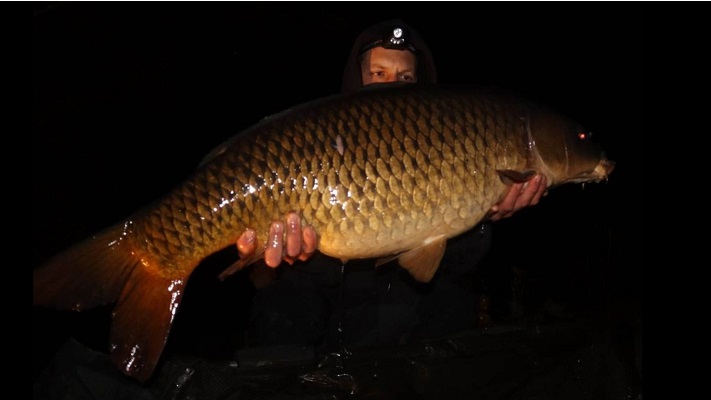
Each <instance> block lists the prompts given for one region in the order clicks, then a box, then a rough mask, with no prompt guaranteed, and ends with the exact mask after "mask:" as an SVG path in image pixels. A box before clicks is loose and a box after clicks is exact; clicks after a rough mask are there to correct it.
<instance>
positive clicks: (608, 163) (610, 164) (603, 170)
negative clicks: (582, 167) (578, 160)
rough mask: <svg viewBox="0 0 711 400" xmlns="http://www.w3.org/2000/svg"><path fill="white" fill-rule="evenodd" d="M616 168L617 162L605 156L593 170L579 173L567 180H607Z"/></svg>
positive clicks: (578, 181) (577, 181) (576, 181)
mask: <svg viewBox="0 0 711 400" xmlns="http://www.w3.org/2000/svg"><path fill="white" fill-rule="evenodd" d="M614 169H615V162H614V161H612V160H608V159H607V158H604V157H603V158H602V159H601V160H600V161H599V162H598V163H597V165H596V166H595V168H593V169H592V170H588V172H584V173H581V174H578V175H576V176H574V177H572V178H570V179H568V180H566V182H570V183H586V182H600V181H607V177H608V176H609V175H610V173H612V171H613V170H614Z"/></svg>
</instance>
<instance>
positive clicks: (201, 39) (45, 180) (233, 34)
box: [32, 2, 653, 373]
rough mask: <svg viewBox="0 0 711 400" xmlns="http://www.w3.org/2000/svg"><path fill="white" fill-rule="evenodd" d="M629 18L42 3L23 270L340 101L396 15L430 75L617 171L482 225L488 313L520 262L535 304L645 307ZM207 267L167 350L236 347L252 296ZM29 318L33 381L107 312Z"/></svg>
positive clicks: (532, 9)
mask: <svg viewBox="0 0 711 400" xmlns="http://www.w3.org/2000/svg"><path fill="white" fill-rule="evenodd" d="M601 15H605V17H601ZM633 17H634V13H633V11H628V12H622V11H621V10H618V9H613V8H611V7H610V6H608V5H598V4H595V5H593V4H583V5H582V6H581V5H579V4H570V3H563V4H556V5H555V12H553V11H551V10H549V9H542V8H541V7H539V5H538V4H529V3H527V2H524V3H513V4H511V3H508V2H504V3H484V4H480V3H476V2H475V3H467V4H462V3H445V4H442V3H417V2H415V3H403V2H398V3H381V2H368V3H342V2H338V3H321V2H319V3H271V2H266V3H226V2H218V3H188V2H179V3H164V2H159V3H143V2H137V3H86V2H79V3H37V4H35V5H33V23H34V26H33V43H32V86H33V95H32V100H33V101H32V111H33V115H32V165H33V205H32V210H33V212H32V215H33V225H34V226H33V227H34V229H33V232H34V233H33V235H34V236H33V246H34V247H33V265H34V266H36V265H38V264H39V263H40V262H41V261H43V260H44V259H46V258H48V257H51V256H52V255H53V254H55V253H56V252H58V251H60V250H62V249H64V248H66V247H68V246H70V245H71V244H73V243H74V242H76V241H78V240H80V239H83V238H84V237H86V236H88V235H90V234H92V233H93V232H95V231H98V230H100V229H102V228H104V227H106V226H108V225H110V224H112V223H114V222H116V221H118V220H120V219H121V218H124V217H125V216H127V215H128V214H130V213H131V212H133V211H135V210H136V209H138V208H139V207H141V206H143V205H145V204H146V203H148V202H150V201H153V200H155V199H156V198H158V197H159V196H161V195H162V194H164V193H166V192H167V191H168V190H170V189H171V188H172V187H173V186H174V185H175V184H177V183H178V182H180V181H181V180H182V179H184V178H185V177H187V175H188V174H189V173H190V172H191V171H192V170H193V169H194V168H195V167H196V165H197V164H198V163H199V161H200V160H201V158H202V157H203V156H204V155H205V154H206V153H207V152H208V151H209V150H210V149H212V148H213V147H214V146H216V145H217V144H219V143H220V142H222V141H223V140H225V139H227V138H229V137H230V136H232V135H233V134H235V133H237V132H239V131H241V130H243V129H245V128H247V127H248V126H249V125H251V124H253V123H255V122H257V121H259V120H260V119H261V118H263V117H265V116H267V115H270V114H273V113H276V112H279V111H282V110H284V109H286V108H288V107H291V106H293V105H296V104H300V103H303V102H307V101H310V100H313V99H316V98H318V97H322V96H326V95H331V94H334V93H337V92H338V91H339V90H340V82H341V74H342V71H343V66H344V63H345V61H346V58H347V56H348V52H349V50H350V46H351V44H352V42H353V40H354V39H355V37H356V36H357V34H358V33H359V32H360V31H362V30H363V29H364V28H366V27H367V26H369V25H371V24H372V23H376V22H379V21H381V20H383V19H389V18H401V19H403V20H404V21H405V22H407V23H409V24H410V25H412V26H413V27H414V28H415V29H417V30H418V32H419V33H420V34H421V36H422V37H423V38H424V39H425V41H426V42H427V43H428V44H429V46H430V48H431V50H432V52H433V55H434V58H435V62H436V64H437V68H438V73H439V78H440V79H439V80H440V82H442V83H450V84H477V85H479V84H483V85H496V86H501V87H505V88H509V89H513V90H516V91H519V92H521V93H522V94H524V95H526V96H528V97H530V98H533V99H535V100H538V101H540V102H543V103H545V104H549V105H552V106H554V107H555V108H557V109H559V110H560V111H562V112H564V113H566V114H568V115H570V116H572V117H574V118H575V119H577V120H578V121H579V122H580V123H582V124H583V125H584V126H586V127H588V129H590V130H591V131H592V132H593V133H594V135H595V138H596V139H597V140H598V141H599V142H600V143H602V144H603V146H604V147H605V148H606V150H607V152H608V155H609V157H610V158H611V159H613V160H615V161H616V162H617V168H616V170H615V171H614V173H613V174H612V175H611V177H610V180H609V181H608V182H606V183H600V184H592V185H587V186H585V187H584V188H581V187H580V186H571V187H561V188H559V189H555V191H552V192H551V193H550V194H549V196H547V197H546V198H544V199H543V201H542V202H541V204H540V205H538V206H537V207H534V208H531V209H527V210H525V211H522V212H520V213H519V214H517V215H516V216H515V217H514V218H511V219H508V220H504V221H501V222H499V223H497V224H496V225H495V228H494V229H495V243H494V249H493V251H492V252H491V254H490V255H489V257H488V258H487V260H486V262H485V263H484V265H483V266H482V268H481V275H482V278H481V279H482V280H483V281H484V282H485V285H484V286H485V287H486V290H487V291H489V292H490V293H492V295H494V296H499V297H495V299H496V298H501V299H503V300H502V301H501V302H499V303H498V304H499V307H502V308H501V310H500V312H501V313H502V314H505V310H504V308H505V307H504V306H501V304H505V301H506V300H505V299H506V296H507V293H508V292H510V281H511V273H512V272H511V271H512V267H513V266H516V267H519V268H523V269H525V270H527V271H528V273H529V276H532V277H535V279H536V280H537V282H541V284H540V285H539V286H538V289H537V290H539V291H540V292H542V293H541V294H540V296H542V297H552V298H556V299H559V300H560V299H562V300H563V301H566V302H569V303H572V304H574V306H575V307H578V308H579V309H583V310H591V309H595V310H599V309H602V310H608V309H610V308H612V309H615V308H618V309H619V308H622V307H618V306H617V305H620V304H622V305H624V307H627V306H629V307H630V308H631V309H632V310H633V311H632V314H633V315H641V287H642V284H641V278H640V269H641V266H638V265H637V264H636V263H634V262H633V259H634V256H633V255H632V254H630V253H631V251H632V250H631V246H630V245H631V243H632V242H633V241H634V238H635V236H636V232H635V231H636V228H635V226H634V225H633V222H632V221H631V220H630V219H629V218H627V213H628V212H629V210H630V209H631V208H633V202H632V199H633V196H634V194H635V190H634V186H633V183H632V172H631V169H632V168H634V166H635V162H636V160H635V154H634V152H633V151H632V150H633V146H635V145H636V142H637V141H638V140H639V138H640V137H641V135H642V133H643V132H639V130H638V129H636V128H637V122H636V121H638V120H639V119H640V118H641V116H640V115H639V114H638V113H637V112H636V111H635V110H636V108H634V107H632V106H631V105H632V104H633V103H635V102H636V101H637V99H638V98H640V97H644V96H645V95H646V93H644V92H642V91H640V88H641V87H642V86H643V84H642V82H641V78H639V77H638V76H639V75H638V71H639V68H640V67H641V66H643V65H644V64H645V63H646V62H647V60H648V59H649V58H650V57H651V54H650V52H649V51H648V50H646V49H648V43H649V42H650V41H652V40H653V38H652V37H651V36H650V35H651V32H652V30H651V29H647V27H645V26H644V25H645V24H641V23H639V22H634V26H631V25H630V24H631V23H632V22H631V21H632V19H633ZM232 256H234V253H229V254H227V255H226V256H225V258H229V257H232ZM213 264H216V265H210V266H205V267H201V268H198V269H197V270H196V271H195V274H194V276H193V279H191V281H190V284H189V285H188V288H187V290H186V294H185V297H184V300H183V304H182V306H181V309H180V313H179V314H178V316H177V317H176V321H175V325H174V327H173V331H172V332H171V338H170V341H169V344H168V348H167V350H171V349H175V351H184V352H195V353H205V354H209V355H214V354H216V353H219V352H220V350H219V349H214V348H205V347H200V345H198V344H196V343H201V342H202V343H204V342H206V341H207V342H210V341H211V342H212V343H213V345H214V346H213V347H219V345H225V347H226V348H230V351H233V350H234V347H235V346H239V339H232V340H226V339H224V336H225V333H224V332H228V334H234V332H239V330H240V329H241V328H242V327H243V323H244V322H243V321H244V317H245V315H246V314H245V312H246V305H248V304H249V301H250V299H251V295H252V294H253V292H252V291H251V289H250V287H249V285H248V283H247V282H246V280H245V279H244V277H243V276H239V275H238V276H236V277H233V278H230V279H228V280H226V281H225V282H219V281H218V280H217V278H216V274H217V272H219V271H220V269H221V267H224V265H223V264H221V263H219V262H215V263H213ZM496 305H497V303H496V302H494V303H493V304H492V307H494V306H496ZM610 305H612V306H610ZM638 313H639V314H638ZM33 315H34V321H33V341H34V343H35V350H34V351H35V367H34V368H35V373H37V371H38V369H39V368H41V366H42V365H43V364H44V363H45V362H46V361H47V358H48V357H50V356H51V354H52V352H53V351H54V350H55V349H56V348H57V346H58V345H59V344H61V342H62V341H63V340H64V339H65V338H66V337H68V336H75V337H78V338H79V339H80V340H83V341H84V342H85V343H88V344H89V345H91V346H93V347H96V348H98V349H102V346H105V342H104V341H105V334H107V332H108V324H109V314H108V312H107V310H101V309H100V310H97V311H89V312H87V314H86V315H82V316H78V315H74V314H71V315H67V314H65V313H54V312H51V311H48V310H37V309H36V308H35V309H33ZM628 317H629V314H626V315H625V316H624V317H623V318H628ZM195 326H198V327H199V329H192V328H193V327H195ZM230 346H231V347H230ZM208 347H209V346H208Z"/></svg>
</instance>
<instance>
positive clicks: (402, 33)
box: [358, 26, 417, 58]
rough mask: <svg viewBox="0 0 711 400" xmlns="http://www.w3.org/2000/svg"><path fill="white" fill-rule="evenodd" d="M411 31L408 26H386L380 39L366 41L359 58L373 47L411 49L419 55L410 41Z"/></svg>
mask: <svg viewBox="0 0 711 400" xmlns="http://www.w3.org/2000/svg"><path fill="white" fill-rule="evenodd" d="M409 37H410V35H409V33H408V32H407V28H404V27H402V26H395V27H386V28H385V32H384V33H383V36H382V37H381V38H380V39H376V40H373V41H372V42H370V43H366V44H365V45H363V47H361V48H360V51H358V58H360V57H363V54H364V53H365V52H366V51H368V50H370V49H372V48H373V47H384V48H386V49H394V50H410V51H411V52H413V53H415V55H417V48H416V47H415V46H413V45H412V43H410V40H409Z"/></svg>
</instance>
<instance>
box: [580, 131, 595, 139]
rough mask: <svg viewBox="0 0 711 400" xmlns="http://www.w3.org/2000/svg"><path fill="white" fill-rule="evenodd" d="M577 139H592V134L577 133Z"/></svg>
mask: <svg viewBox="0 0 711 400" xmlns="http://www.w3.org/2000/svg"><path fill="white" fill-rule="evenodd" d="M578 139H580V140H589V139H592V132H584V131H580V132H578Z"/></svg>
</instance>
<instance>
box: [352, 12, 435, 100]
mask: <svg viewBox="0 0 711 400" xmlns="http://www.w3.org/2000/svg"><path fill="white" fill-rule="evenodd" d="M396 28H400V29H402V39H404V42H403V45H402V48H410V49H413V48H414V50H415V55H416V56H417V83H437V70H436V69H435V66H434V60H433V59H432V53H430V49H429V47H427V44H425V42H424V41H423V40H422V38H421V37H420V35H419V34H418V33H417V32H416V31H415V30H414V29H412V27H411V26H409V25H407V24H406V23H405V22H403V21H401V20H399V19H393V20H387V21H383V22H380V23H377V24H375V25H372V26H370V27H369V28H367V29H366V30H364V31H363V32H362V33H361V34H360V35H359V36H358V38H356V40H355V42H354V43H353V47H352V48H351V52H350V55H349V56H348V61H347V62H346V67H345V69H344V71H343V81H342V83H341V92H343V93H349V92H355V91H356V90H358V89H360V88H362V87H363V83H362V80H361V71H360V60H359V58H360V55H361V54H362V53H363V52H364V51H365V50H367V49H369V48H372V47H377V46H383V47H391V46H389V45H388V44H387V41H388V38H389V37H390V36H391V35H392V33H393V31H394V30H395V29H396ZM380 41H382V42H380ZM394 47H400V46H394Z"/></svg>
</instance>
